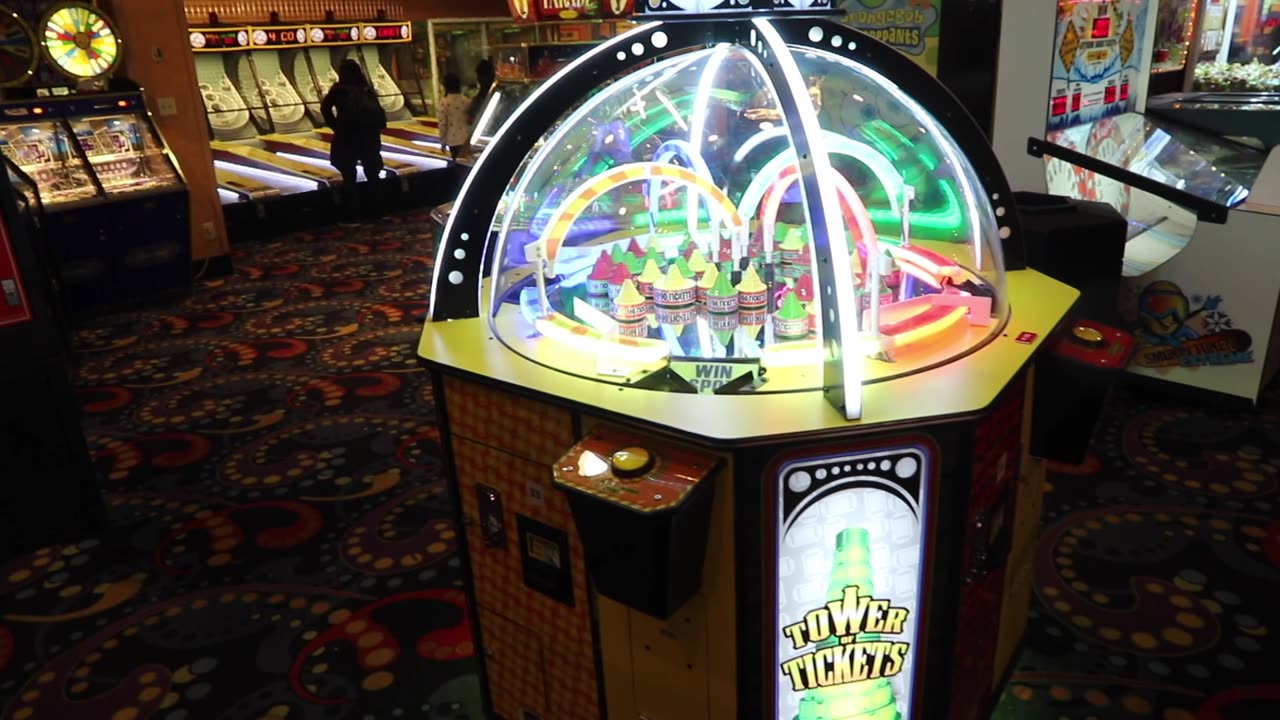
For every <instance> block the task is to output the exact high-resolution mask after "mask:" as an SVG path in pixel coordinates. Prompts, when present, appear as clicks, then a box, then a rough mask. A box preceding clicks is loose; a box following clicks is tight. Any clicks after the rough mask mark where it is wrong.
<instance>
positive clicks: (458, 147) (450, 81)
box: [437, 74, 471, 162]
mask: <svg viewBox="0 0 1280 720" xmlns="http://www.w3.org/2000/svg"><path fill="white" fill-rule="evenodd" d="M443 85H444V97H443V98H441V99H440V107H439V108H437V114H438V115H439V116H440V117H439V121H440V144H441V145H442V146H444V147H446V148H449V157H451V158H453V161H454V162H457V161H458V155H460V154H461V153H462V150H463V149H464V148H465V147H466V145H467V143H468V142H469V141H470V140H471V126H470V123H468V122H467V106H468V103H467V98H466V96H464V95H463V94H462V81H461V80H459V79H458V76H457V75H453V74H449V75H445V76H444V83H443Z"/></svg>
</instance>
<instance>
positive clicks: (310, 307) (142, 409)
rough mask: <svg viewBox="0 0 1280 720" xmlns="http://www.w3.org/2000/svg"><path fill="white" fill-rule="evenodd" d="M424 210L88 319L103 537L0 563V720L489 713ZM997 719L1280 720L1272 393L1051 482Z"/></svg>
mask: <svg viewBox="0 0 1280 720" xmlns="http://www.w3.org/2000/svg"><path fill="white" fill-rule="evenodd" d="M428 236H429V230H428V219H427V218H426V217H425V216H423V215H402V216H399V217H396V218H393V219H391V220H389V221H387V223H385V224H384V225H381V226H379V227H377V228H363V229H358V230H354V231H352V230H347V231H341V230H321V231H317V232H312V233H304V234H298V235H293V236H289V237H286V238H283V239H281V240H279V241H277V242H272V243H264V244H255V245H252V246H248V247H245V248H241V249H240V250H239V251H238V252H237V256H236V258H235V264H236V271H235V274H234V275H233V276H231V277H228V278H222V279H218V280H214V281H208V282H203V283H200V285H199V287H198V288H197V290H196V292H195V293H194V295H193V296H192V297H191V298H189V299H186V300H184V301H181V302H179V303H176V304H174V305H172V306H171V307H167V308H157V309H153V310H150V311H144V312H133V313H126V314H118V315H113V316H110V317H106V318H102V319H100V320H97V321H94V322H93V323H90V324H88V325H86V326H84V327H82V328H80V329H78V330H77V332H76V334H75V346H76V349H77V351H78V353H79V357H78V361H77V368H76V385H77V388H78V390H77V391H78V393H79V399H80V404H81V409H82V412H83V415H84V428H85V432H86V435H87V437H88V439H89V443H90V446H91V449H92V451H93V452H94V457H95V460H96V463H97V466H98V469H99V471H100V474H101V478H102V483H103V490H104V492H105V494H106V497H107V502H108V505H109V510H110V513H111V526H112V530H111V537H110V539H104V538H85V539H84V540H83V541H80V542H77V543H75V544H70V545H64V546H57V547H50V548H44V549H41V550H39V551H37V552H33V553H30V554H27V555H24V556H22V557H19V558H15V559H13V560H11V561H9V562H8V563H7V564H5V565H4V566H3V567H0V699H2V700H3V702H4V709H3V712H2V713H0V718H3V720H26V719H28V718H34V719H35V720H45V719H51V720H71V719H75V720H80V719H84V720H97V719H99V718H101V719H103V720H135V719H139V718H158V719H159V720H204V719H206V718H218V719H220V720H280V719H283V718H288V719H295V718H298V719H305V720H322V719H328V718H333V719H337V718H342V719H344V720H348V719H359V720H364V719H370V720H373V719H376V720H383V719H384V718H396V717H413V718H430V719H432V720H482V719H483V711H482V707H481V700H480V697H481V688H480V683H479V680H478V674H477V671H478V660H477V654H476V648H475V647H474V645H473V644H472V639H471V625H470V621H469V618H468V611H467V605H466V603H465V599H464V597H463V595H462V591H461V589H460V588H461V587H462V570H461V567H460V559H459V557H458V553H457V544H456V543H457V532H458V530H457V528H456V527H454V525H453V523H452V520H451V513H450V505H449V503H450V498H449V497H448V492H447V488H446V485H445V481H444V479H443V478H442V477H441V468H440V457H441V450H440V446H439V438H438V435H437V432H436V429H435V427H434V424H433V417H434V406H433V400H432V393H431V386H430V384H429V383H428V382H427V377H426V376H425V374H424V373H423V372H422V371H420V370H419V368H418V365H417V363H416V360H415V357H414V343H415V340H416V338H417V336H418V331H419V320H418V319H416V318H415V315H418V316H420V314H421V312H422V311H423V310H424V309H425V298H426V296H427V281H428V278H429V274H430V273H429V271H430V268H431V264H432V259H431V257H430V253H429V248H428V241H427V238H428ZM1049 484H1050V487H1049V488H1048V495H1047V498H1046V503H1045V508H1046V513H1045V518H1044V523H1045V527H1044V534H1043V536H1042V540H1041V545H1040V548H1039V555H1038V558H1037V565H1036V580H1035V593H1036V598H1035V602H1034V603H1033V609H1032V612H1031V622H1030V628H1029V631H1028V635H1027V640H1026V648H1025V653H1024V656H1023V658H1022V660H1021V662H1020V664H1019V667H1018V669H1017V671H1016V672H1015V674H1014V675H1013V677H1012V681H1011V683H1010V685H1009V687H1008V688H1007V690H1006V691H1005V693H1004V694H1003V696H1002V697H1001V699H1000V701H999V704H998V707H997V711H996V717H998V718H1000V719H1001V720H1015V719H1021V718H1034V719H1039V718H1049V719H1057V718H1070V719H1072V720H1074V719H1077V718H1078V719H1080V720H1085V719H1087V718H1096V719H1097V720H1109V719H1111V718H1135V717H1150V718H1159V719H1160V720H1262V719H1264V718H1276V717H1280V684H1278V681H1277V678H1278V677H1280V671H1277V669H1276V668H1277V666H1278V665H1277V662H1278V661H1277V660H1276V658H1277V657H1280V641H1278V640H1277V639H1276V637H1275V633H1276V630H1277V625H1280V606H1278V605H1277V604H1275V602H1274V598H1273V597H1271V595H1270V593H1271V592H1276V591H1277V589H1280V569H1278V568H1280V520H1278V519H1277V513H1276V511H1275V508H1276V504H1277V503H1278V502H1280V499H1277V497H1276V494H1277V487H1278V486H1280V396H1277V394H1275V393H1270V394H1269V395H1268V397H1267V399H1266V401H1265V402H1264V403H1263V405H1262V406H1261V407H1260V408H1259V409H1257V410H1255V411H1249V412H1234V413H1233V412H1221V411H1215V410H1207V409H1202V408H1198V407H1195V406H1192V405H1186V404H1178V403H1176V402H1171V401H1162V400H1160V399H1158V398H1155V397H1152V396H1148V395H1145V394H1141V393H1138V392H1136V391H1131V390H1126V391H1123V392H1120V393H1118V394H1117V396H1116V398H1115V399H1114V401H1113V402H1112V403H1111V405H1110V407H1109V409H1108V413H1107V416H1106V418H1105V419H1104V422H1103V425H1102V427H1101V428H1100V431H1099V434H1098V437H1097V438H1096V441H1095V452H1094V454H1093V455H1091V457H1090V459H1089V461H1088V462H1087V463H1085V464H1084V465H1083V466H1080V467H1056V468H1054V471H1053V472H1052V473H1051V476H1050V478H1049Z"/></svg>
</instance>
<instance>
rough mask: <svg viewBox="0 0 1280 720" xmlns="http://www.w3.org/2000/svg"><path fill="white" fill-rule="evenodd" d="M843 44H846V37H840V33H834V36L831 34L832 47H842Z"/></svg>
mask: <svg viewBox="0 0 1280 720" xmlns="http://www.w3.org/2000/svg"><path fill="white" fill-rule="evenodd" d="M841 45H844V38H842V37H840V36H839V35H832V36H831V47H837V48H838V47H840V46H841Z"/></svg>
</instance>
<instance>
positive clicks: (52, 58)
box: [42, 3, 120, 79]
mask: <svg viewBox="0 0 1280 720" xmlns="http://www.w3.org/2000/svg"><path fill="white" fill-rule="evenodd" d="M42 25H43V26H44V53H45V55H46V56H47V57H48V59H49V62H50V63H52V64H53V66H54V67H55V68H57V69H58V71H59V72H61V73H62V74H64V75H66V76H68V77H71V78H76V79H85V78H96V77H102V76H103V75H106V74H108V73H110V72H111V71H112V70H114V69H115V67H116V65H117V64H119V62H120V39H119V36H118V35H116V30H115V27H114V26H112V24H111V21H110V20H108V19H107V17H106V16H105V15H103V14H102V13H101V12H99V11H98V9H97V8H95V7H93V6H91V5H85V4H83V3H61V4H58V5H55V6H53V7H52V8H50V9H49V11H48V12H47V13H45V16H44V22H43V23H42Z"/></svg>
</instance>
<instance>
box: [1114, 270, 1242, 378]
mask: <svg viewBox="0 0 1280 720" xmlns="http://www.w3.org/2000/svg"><path fill="white" fill-rule="evenodd" d="M1137 304H1138V307H1137V310H1138V339H1139V342H1140V345H1139V347H1138V352H1137V353H1136V354H1135V355H1134V359H1133V362H1134V363H1135V364H1137V365H1140V366H1141V367H1146V368H1165V367H1210V366H1219V365H1239V364H1242V363H1251V362H1253V338H1252V337H1250V335H1249V333H1247V332H1245V331H1244V330H1241V329H1240V328H1237V327H1235V323H1234V322H1233V321H1232V319H1231V315H1229V314H1228V313H1227V312H1226V310H1224V309H1223V301H1222V297H1221V296H1218V295H1192V296H1190V297H1188V296H1187V295H1186V293H1184V292H1183V291H1182V288H1180V287H1178V285H1176V284H1175V283H1172V282H1169V281H1168V280H1159V281H1156V282H1153V283H1151V284H1150V285H1147V286H1146V287H1145V288H1143V289H1142V290H1141V291H1140V292H1139V293H1138V297H1137Z"/></svg>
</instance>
